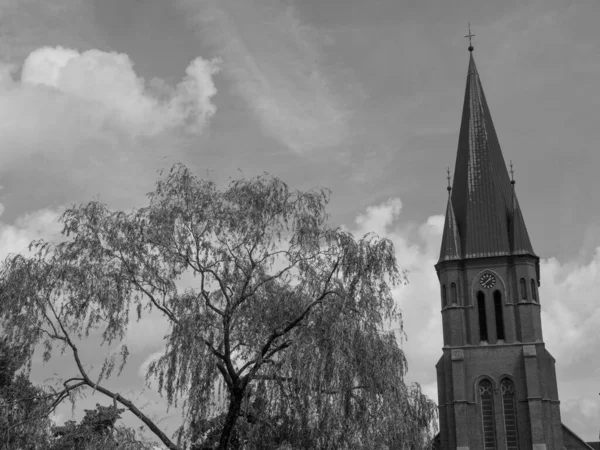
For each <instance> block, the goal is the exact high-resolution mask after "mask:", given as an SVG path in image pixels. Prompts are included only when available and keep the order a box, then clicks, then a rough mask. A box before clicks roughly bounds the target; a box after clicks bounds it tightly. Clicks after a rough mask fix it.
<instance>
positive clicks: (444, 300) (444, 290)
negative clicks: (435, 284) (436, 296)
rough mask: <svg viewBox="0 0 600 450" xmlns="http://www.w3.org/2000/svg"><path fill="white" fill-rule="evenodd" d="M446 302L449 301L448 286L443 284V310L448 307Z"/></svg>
mask: <svg viewBox="0 0 600 450" xmlns="http://www.w3.org/2000/svg"><path fill="white" fill-rule="evenodd" d="M446 301H447V299H446V285H445V284H443V285H442V308H445V307H446V304H447V303H446Z"/></svg>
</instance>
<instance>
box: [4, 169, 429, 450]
mask: <svg viewBox="0 0 600 450" xmlns="http://www.w3.org/2000/svg"><path fill="white" fill-rule="evenodd" d="M328 201H329V192H328V191H327V190H324V189H315V190H311V191H308V192H300V191H296V190H292V189H290V188H289V187H288V186H287V185H286V184H285V183H284V182H282V181H281V180H279V179H278V178H275V177H271V176H266V175H265V176H260V177H256V178H253V179H240V180H233V181H232V182H231V183H230V184H229V186H228V187H227V188H225V189H223V190H219V189H218V188H217V185H216V184H215V183H214V182H212V181H207V180H203V179H200V178H198V177H197V176H195V175H194V174H192V173H191V172H190V170H189V169H188V168H186V167H185V166H182V165H176V166H174V167H173V168H172V169H171V171H170V172H169V173H168V174H167V175H166V176H165V177H162V178H161V179H160V180H159V181H158V182H157V184H156V188H155V190H154V191H153V192H151V193H150V194H149V204H148V206H147V207H144V208H141V209H138V210H133V211H131V212H128V213H125V212H122V211H117V212H115V211H111V210H110V209H109V208H108V206H106V205H104V204H102V203H99V202H90V203H88V204H85V205H81V206H75V207H72V208H70V209H68V210H67V211H66V212H65V213H64V214H63V216H62V218H61V221H62V223H63V225H64V228H63V240H62V241H61V242H59V243H56V244H54V243H50V242H46V241H43V240H42V241H36V242H33V243H32V244H31V250H32V251H33V252H34V254H33V256H31V257H25V256H23V255H11V256H10V257H9V258H8V259H7V260H6V262H5V263H4V265H3V266H2V269H1V271H0V283H1V284H0V325H1V326H2V327H3V328H4V330H5V333H6V337H7V339H8V340H9V341H10V342H11V343H14V344H19V345H21V346H23V347H24V348H27V349H28V353H27V354H28V355H29V356H30V355H31V354H32V352H33V350H34V348H35V347H36V346H38V345H39V344H42V345H43V348H44V349H45V353H44V357H45V358H46V359H48V358H50V357H51V355H52V350H53V349H54V348H55V347H56V346H59V347H61V348H63V349H66V350H67V351H69V352H70V353H71V354H72V356H73V358H74V361H75V362H76V364H77V368H78V373H76V374H72V376H70V377H67V378H66V381H64V384H63V386H61V388H62V391H59V392H63V393H64V395H65V396H70V395H72V394H73V393H74V392H77V391H79V390H81V389H83V388H92V389H94V390H95V391H97V392H100V393H103V394H105V395H107V396H108V397H110V398H112V399H114V400H115V401H116V402H118V403H120V405H121V406H122V407H123V408H124V409H128V410H129V411H131V412H132V413H133V414H134V415H136V416H137V417H139V418H140V420H141V421H142V422H143V423H144V424H145V425H146V427H147V428H148V429H149V430H150V431H151V432H152V433H154V435H155V436H156V437H157V438H158V439H159V440H160V441H161V442H162V443H163V444H164V445H165V446H166V447H167V448H169V449H184V448H215V447H218V448H220V449H227V448H245V449H253V448H282V449H283V448H294V449H296V448H299V449H300V448H304V449H309V448H310V449H313V448H318V449H332V448H336V449H346V448H347V449H350V448H352V449H361V448H364V449H372V448H381V449H385V448H389V449H392V448H393V449H404V448H406V449H408V448H411V449H414V448H421V447H423V446H424V443H425V441H426V440H427V438H428V436H429V431H430V425H431V423H432V420H433V419H434V415H435V405H434V404H433V402H431V401H430V400H429V399H427V398H426V397H425V396H424V395H423V394H422V393H421V391H420V388H419V387H418V385H414V386H407V385H406V384H405V382H404V375H405V373H406V360H405V357H404V354H403V352H402V350H401V349H400V348H399V346H398V344H397V341H396V337H395V335H394V331H393V330H392V328H391V327H394V326H396V327H401V319H402V318H401V315H400V312H399V311H398V310H397V309H396V307H395V303H394V300H393V298H392V294H391V287H392V286H394V285H396V284H398V283H402V282H403V281H404V276H403V274H402V273H401V272H400V271H399V270H398V267H397V262H396V258H395V254H394V248H393V245H392V243H391V242H390V241H389V240H387V239H385V238H380V237H378V236H376V235H374V234H367V235H365V236H362V237H360V238H355V237H354V236H353V234H352V233H350V232H349V231H347V230H344V229H342V228H333V227H330V226H329V225H328V223H327V220H328V216H327V213H326V206H327V203H328ZM190 275H193V276H194V277H195V278H194V280H195V283H194V285H193V286H192V287H186V288H182V277H189V276H190ZM152 309H156V310H158V311H160V313H162V314H163V315H164V317H165V318H166V320H168V322H169V332H168V334H167V335H166V336H165V342H164V344H165V350H164V354H163V355H162V356H161V357H160V358H159V359H158V360H157V361H154V362H153V363H151V364H150V366H149V368H148V373H147V378H146V379H147V382H148V383H151V382H152V381H153V380H157V382H156V383H155V384H157V388H158V390H159V391H160V392H161V393H162V394H163V395H164V396H165V397H166V400H167V401H168V403H169V404H177V403H178V402H181V404H182V406H183V414H184V416H183V421H182V423H183V425H182V426H181V428H180V429H179V431H178V433H177V435H176V436H175V437H169V436H167V435H166V434H165V433H164V431H163V430H161V429H160V427H159V425H158V424H157V423H155V422H154V421H153V420H152V419H151V418H149V417H148V416H146V415H145V414H144V413H143V411H142V410H141V409H140V408H139V407H138V406H136V405H135V404H134V402H133V401H131V400H130V399H128V398H126V397H125V396H123V395H121V394H120V393H118V392H113V391H111V390H109V389H107V388H106V387H105V385H104V384H103V381H104V380H106V379H107V378H108V377H110V376H111V375H112V374H113V371H114V369H115V367H116V366H117V363H119V371H120V369H121V368H122V367H123V365H124V364H125V363H126V362H127V356H128V349H127V346H126V342H123V339H124V337H125V333H126V331H127V329H128V326H129V324H130V323H131V321H132V320H133V319H132V316H131V315H130V312H131V311H135V315H137V320H143V318H144V315H145V314H146V311H147V310H152ZM90 332H96V333H100V334H101V336H102V338H103V340H104V341H105V342H107V343H108V344H115V343H118V342H122V343H123V345H122V347H121V349H122V350H121V358H120V359H121V360H120V361H116V359H115V357H114V355H113V356H109V357H107V359H106V361H105V363H104V365H103V366H102V368H101V369H100V371H99V373H94V374H92V373H90V372H89V371H88V369H87V368H86V365H85V363H84V358H85V355H84V354H82V353H81V352H80V346H79V342H80V341H81V340H82V339H85V337H86V336H88V335H89V334H90Z"/></svg>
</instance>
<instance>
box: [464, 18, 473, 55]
mask: <svg viewBox="0 0 600 450" xmlns="http://www.w3.org/2000/svg"><path fill="white" fill-rule="evenodd" d="M468 23H469V34H467V35H466V36H465V37H466V38H469V51H470V52H472V51H473V42H472V41H471V38H473V37H475V35H474V34H473V33H471V22H468Z"/></svg>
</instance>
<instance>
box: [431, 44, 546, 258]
mask: <svg viewBox="0 0 600 450" xmlns="http://www.w3.org/2000/svg"><path fill="white" fill-rule="evenodd" d="M469 50H470V56H469V69H468V74H467V85H466V89H465V99H464V104H463V112H462V121H461V126H460V133H459V138H458V151H457V155H456V167H455V170H454V185H453V187H452V195H451V198H450V201H449V204H448V211H449V212H453V213H454V217H451V215H448V213H447V214H446V224H445V227H444V228H445V230H444V236H446V235H447V234H450V233H453V235H454V236H459V237H460V245H459V247H460V249H461V252H460V253H458V258H457V255H456V253H455V249H454V248H449V247H448V245H446V243H445V241H446V239H444V240H443V241H442V249H441V252H440V262H442V261H447V260H452V259H467V258H481V257H489V256H508V255H515V254H516V255H531V256H534V257H535V253H534V251H533V247H532V246H531V242H530V240H529V235H528V233H527V228H526V227H525V222H524V221H523V214H522V213H521V210H520V208H519V203H518V201H517V198H516V194H515V193H514V189H513V187H512V186H511V181H510V179H509V176H508V171H507V169H506V163H505V162H504V158H503V156H502V151H501V149H500V143H499V141H498V136H497V135H496V130H495V128H494V123H493V122H492V116H491V114H490V110H489V107H488V104H487V101H486V98H485V94H484V92H483V88H482V86H481V81H480V79H479V74H478V72H477V67H476V65H475V60H474V59H473V52H472V46H470V47H469ZM449 250H450V251H449ZM453 253H454V254H453Z"/></svg>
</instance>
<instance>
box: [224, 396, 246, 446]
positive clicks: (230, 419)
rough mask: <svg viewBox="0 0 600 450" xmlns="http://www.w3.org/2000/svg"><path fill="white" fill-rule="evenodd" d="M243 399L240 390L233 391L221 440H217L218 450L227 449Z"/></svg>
mask: <svg viewBox="0 0 600 450" xmlns="http://www.w3.org/2000/svg"><path fill="white" fill-rule="evenodd" d="M243 398H244V393H243V391H242V390H241V389H233V392H232V393H231V399H230V402H229V411H228V412H227V417H226V418H225V424H224V425H223V431H222V432H221V439H220V440H219V447H218V450H228V449H229V444H230V442H231V438H232V436H233V430H234V428H235V424H236V422H237V419H238V417H239V415H240V409H241V408H242V399H243Z"/></svg>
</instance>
